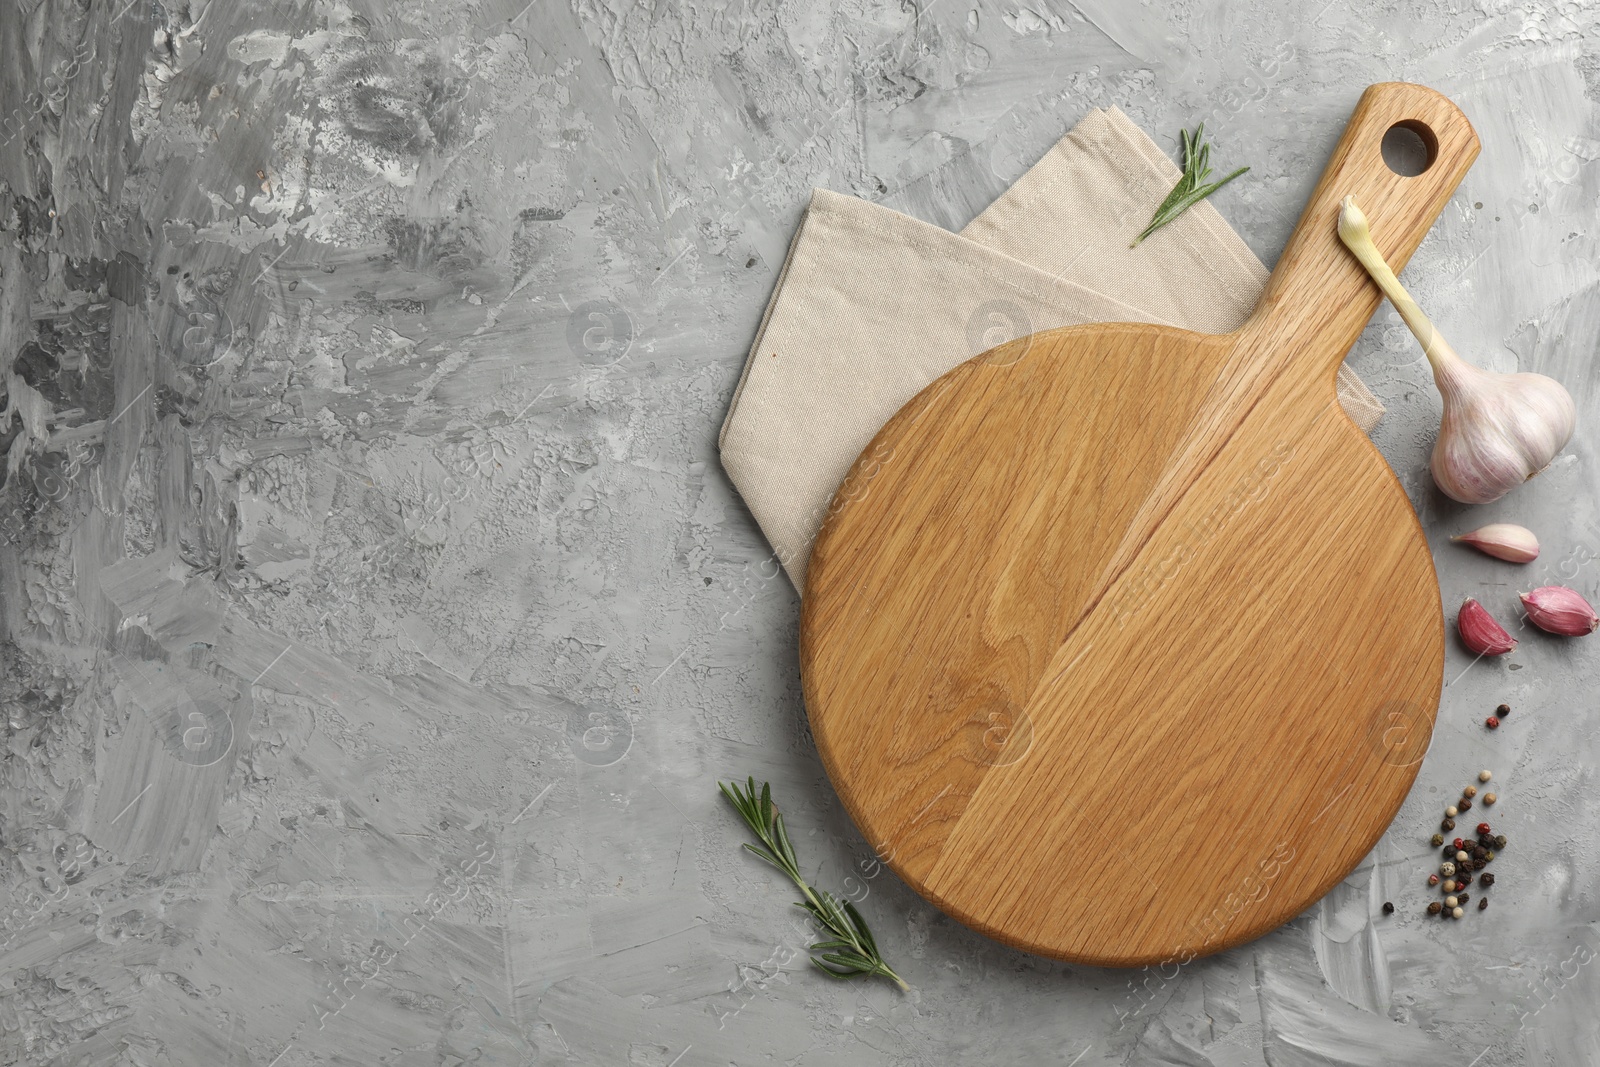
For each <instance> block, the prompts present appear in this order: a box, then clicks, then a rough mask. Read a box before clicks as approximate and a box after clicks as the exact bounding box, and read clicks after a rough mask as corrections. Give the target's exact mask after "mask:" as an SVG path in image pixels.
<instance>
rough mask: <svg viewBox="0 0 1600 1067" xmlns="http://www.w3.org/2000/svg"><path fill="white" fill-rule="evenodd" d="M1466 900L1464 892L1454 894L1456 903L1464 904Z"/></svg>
mask: <svg viewBox="0 0 1600 1067" xmlns="http://www.w3.org/2000/svg"><path fill="white" fill-rule="evenodd" d="M1467 900H1468V897H1467V894H1465V893H1457V894H1456V903H1457V904H1465V903H1466V902H1467Z"/></svg>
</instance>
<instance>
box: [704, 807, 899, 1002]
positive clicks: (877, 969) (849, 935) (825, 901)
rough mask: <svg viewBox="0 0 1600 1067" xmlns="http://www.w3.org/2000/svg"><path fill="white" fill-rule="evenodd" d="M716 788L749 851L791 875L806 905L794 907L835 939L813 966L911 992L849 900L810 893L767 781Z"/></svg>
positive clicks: (816, 954)
mask: <svg viewBox="0 0 1600 1067" xmlns="http://www.w3.org/2000/svg"><path fill="white" fill-rule="evenodd" d="M717 788H718V789H720V790H721V791H722V795H723V796H725V797H727V798H728V803H729V804H732V805H733V810H734V811H737V812H738V813H739V817H740V818H742V819H743V820H744V821H745V824H746V825H747V826H749V827H750V832H751V833H753V834H755V836H756V840H757V841H760V842H761V845H760V846H757V845H752V844H749V843H746V844H745V846H744V847H745V848H746V849H748V850H749V851H750V852H753V853H754V854H755V855H757V856H760V857H761V858H762V859H763V860H765V861H766V862H767V863H770V864H772V866H774V867H776V868H778V870H780V871H782V872H783V873H784V874H787V875H788V876H789V879H790V881H792V882H794V884H795V885H796V886H797V887H798V888H799V890H800V892H801V894H802V895H803V896H804V897H805V899H804V900H797V901H795V907H798V908H804V909H805V910H806V911H807V912H808V913H809V914H810V915H811V918H812V919H813V920H815V922H816V923H817V925H818V926H820V927H822V929H824V930H825V931H827V932H828V933H829V934H831V935H832V939H831V940H826V941H818V942H816V943H815V944H813V945H811V962H812V963H814V964H816V965H817V969H818V970H820V971H822V973H824V974H826V975H828V976H829V977H830V978H840V979H846V978H871V977H874V976H876V977H879V978H886V979H888V980H889V981H891V982H893V983H894V984H895V985H897V986H899V987H900V988H901V989H902V990H909V989H910V988H911V987H910V986H909V985H907V984H906V982H905V979H903V978H901V977H900V976H899V975H898V974H895V973H894V971H893V970H891V969H890V967H889V965H888V964H887V963H885V962H884V960H883V956H882V955H880V954H879V952H878V943H877V942H876V941H874V940H873V938H872V934H871V932H870V931H868V930H867V921H866V920H865V919H863V918H862V917H861V913H860V912H859V911H857V910H856V906H855V905H854V904H852V903H850V901H848V900H846V901H843V902H841V901H839V900H838V899H837V898H835V897H834V896H833V895H832V894H831V893H829V892H828V891H827V890H824V889H812V888H811V886H810V885H808V884H807V883H806V880H805V878H804V877H803V876H802V875H801V874H800V864H799V861H798V860H796V859H795V855H794V846H793V845H791V844H790V843H789V831H787V830H786V829H784V826H783V816H782V815H781V814H780V813H779V811H778V808H777V805H775V804H773V802H772V785H771V783H769V782H763V783H762V785H761V791H760V792H759V793H758V792H756V780H755V777H754V776H753V775H752V776H751V777H750V778H749V779H747V781H746V783H745V784H744V785H743V786H741V785H740V784H739V783H738V782H718V783H717Z"/></svg>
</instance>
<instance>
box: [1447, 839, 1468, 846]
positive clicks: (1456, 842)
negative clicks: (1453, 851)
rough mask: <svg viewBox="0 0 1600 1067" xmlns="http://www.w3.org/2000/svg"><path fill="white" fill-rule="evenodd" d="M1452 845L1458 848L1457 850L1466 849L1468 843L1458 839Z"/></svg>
mask: <svg viewBox="0 0 1600 1067" xmlns="http://www.w3.org/2000/svg"><path fill="white" fill-rule="evenodd" d="M1450 843H1451V844H1452V845H1454V846H1456V848H1464V847H1465V846H1466V841H1464V840H1463V839H1461V838H1459V837H1458V838H1456V839H1455V840H1454V841H1452V842H1450Z"/></svg>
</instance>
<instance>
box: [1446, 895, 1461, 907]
mask: <svg viewBox="0 0 1600 1067" xmlns="http://www.w3.org/2000/svg"><path fill="white" fill-rule="evenodd" d="M1459 903H1460V901H1458V900H1457V899H1456V898H1455V896H1454V895H1453V894H1452V895H1451V896H1448V897H1445V898H1444V906H1445V907H1447V908H1453V907H1455V906H1456V905H1457V904H1459Z"/></svg>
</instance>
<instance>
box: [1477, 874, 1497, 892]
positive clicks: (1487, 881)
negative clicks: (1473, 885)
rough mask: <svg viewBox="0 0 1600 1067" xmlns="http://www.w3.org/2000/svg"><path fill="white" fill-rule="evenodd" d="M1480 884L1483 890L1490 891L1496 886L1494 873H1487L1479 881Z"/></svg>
mask: <svg viewBox="0 0 1600 1067" xmlns="http://www.w3.org/2000/svg"><path fill="white" fill-rule="evenodd" d="M1478 884H1479V885H1481V886H1483V888H1485V889H1488V888H1489V887H1490V886H1492V885H1494V875H1493V874H1492V873H1489V872H1485V873H1484V876H1483V877H1482V878H1479V879H1478Z"/></svg>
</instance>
